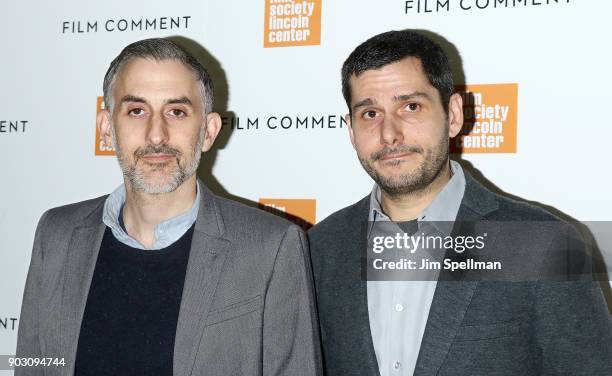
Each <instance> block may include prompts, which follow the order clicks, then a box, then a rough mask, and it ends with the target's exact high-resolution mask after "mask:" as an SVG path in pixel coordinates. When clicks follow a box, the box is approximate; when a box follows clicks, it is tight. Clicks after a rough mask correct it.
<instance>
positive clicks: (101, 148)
mask: <svg viewBox="0 0 612 376" xmlns="http://www.w3.org/2000/svg"><path fill="white" fill-rule="evenodd" d="M104 108H105V107H104V98H103V97H98V100H97V102H96V115H97V114H98V113H99V112H100V111H102V110H103V109H104ZM94 126H95V125H94ZM94 150H95V155H115V148H114V147H112V146H108V145H106V143H105V142H104V141H103V140H101V139H100V132H98V127H96V145H95V146H94Z"/></svg>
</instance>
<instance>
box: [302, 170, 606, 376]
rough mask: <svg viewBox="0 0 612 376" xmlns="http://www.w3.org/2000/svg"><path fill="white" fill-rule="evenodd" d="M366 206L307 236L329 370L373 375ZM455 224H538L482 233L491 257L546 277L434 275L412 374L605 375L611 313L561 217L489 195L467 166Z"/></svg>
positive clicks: (340, 375)
mask: <svg viewBox="0 0 612 376" xmlns="http://www.w3.org/2000/svg"><path fill="white" fill-rule="evenodd" d="M369 207H370V203H369V195H368V197H366V198H364V199H363V200H361V201H359V202H358V203H356V204H354V205H352V206H350V207H348V208H345V209H342V210H340V211H338V212H336V213H334V214H332V215H331V216H329V217H328V218H327V219H325V220H324V221H322V222H321V223H319V224H318V225H316V226H315V227H313V228H312V229H311V230H310V231H309V233H308V236H309V240H310V249H311V257H312V262H313V272H314V276H315V291H316V295H317V304H318V310H319V321H320V325H321V341H322V344H323V362H324V368H325V370H326V373H327V375H328V376H336V375H338V376H347V375H378V374H379V370H378V364H377V359H376V354H375V352H374V346H373V343H372V337H371V333H370V325H369V316H368V303H367V288H366V287H367V282H366V280H364V279H363V278H362V270H361V265H362V264H361V263H362V260H361V256H362V253H361V248H363V247H365V244H363V239H364V238H365V237H364V236H362V229H365V228H366V227H365V226H364V224H365V223H367V220H368V210H369ZM457 221H481V223H483V224H484V223H487V224H488V226H489V227H488V228H489V230H491V226H493V227H494V226H495V223H496V222H497V221H509V222H512V221H518V222H517V223H523V222H521V221H535V222H538V223H539V225H537V226H533V228H530V227H528V226H527V227H526V226H522V228H523V229H524V231H523V232H522V233H516V232H513V231H512V230H511V229H510V230H508V229H506V228H497V230H494V231H489V234H488V240H487V243H489V242H490V243H491V244H493V246H492V247H491V248H490V250H491V251H492V252H498V251H499V250H506V252H500V253H497V254H495V256H496V257H497V256H499V257H501V258H506V260H505V261H510V262H511V261H516V260H517V259H519V260H522V261H524V264H522V265H523V266H524V267H525V268H526V269H529V270H530V271H531V273H529V276H534V275H536V276H542V279H547V278H546V277H547V275H550V276H551V277H552V278H551V279H550V280H530V279H528V278H527V279H525V281H524V282H502V281H490V280H483V279H480V280H479V275H474V273H469V272H466V273H455V274H454V275H445V274H444V273H441V275H440V278H441V279H443V280H439V282H438V284H437V286H436V290H435V293H434V298H433V301H432V305H431V309H430V311H429V317H428V320H427V324H426V327H425V332H424V334H423V340H422V343H421V348H420V351H419V356H418V360H417V364H416V367H415V371H414V375H418V376H425V375H453V376H462V375H465V376H468V375H469V376H473V375H487V376H488V375H517V376H519V375H520V376H528V375H612V323H611V320H610V315H609V313H608V310H607V307H606V305H605V303H604V300H603V296H602V293H601V290H600V288H599V286H598V284H597V283H596V282H593V281H592V279H590V276H589V274H588V270H589V268H590V264H589V262H588V259H580V255H578V254H576V253H575V252H573V251H574V249H568V248H564V245H565V243H566V241H567V239H566V236H567V234H568V231H564V229H565V230H567V229H568V227H569V226H568V225H567V224H565V223H563V222H561V221H560V220H559V219H557V218H555V217H553V216H552V215H550V214H548V213H547V212H545V211H543V210H541V209H538V208H535V207H533V206H530V205H527V204H525V203H520V202H517V201H513V200H510V199H507V198H504V197H501V196H498V195H496V194H494V193H492V192H490V191H489V190H487V189H485V188H484V187H483V186H482V185H480V184H479V183H478V182H476V181H475V180H474V179H473V178H472V177H471V176H470V175H469V174H467V173H466V190H465V195H464V197H463V200H462V203H461V206H460V209H459V212H458V214H457ZM500 227H501V226H500ZM453 231H455V229H454V230H453ZM475 232H476V233H478V231H475ZM564 249H565V251H564ZM508 250H509V251H510V252H508ZM488 251H489V249H487V252H488ZM466 253H467V252H466ZM450 254H451V255H452V254H455V255H457V253H455V252H452V250H451V252H450ZM447 255H448V254H447ZM570 266H571V267H573V268H576V269H577V270H583V271H584V270H586V271H587V272H586V273H585V274H580V271H579V272H578V273H576V275H575V277H576V278H574V279H576V280H575V281H572V282H568V281H563V282H561V281H557V280H556V278H557V277H559V276H558V275H554V273H555V272H556V270H557V269H563V270H569V268H570Z"/></svg>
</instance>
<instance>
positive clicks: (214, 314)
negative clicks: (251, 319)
mask: <svg viewBox="0 0 612 376" xmlns="http://www.w3.org/2000/svg"><path fill="white" fill-rule="evenodd" d="M262 307H263V299H262V297H261V295H257V296H254V297H252V298H248V299H246V300H243V301H241V302H237V303H233V304H230V305H228V306H225V307H223V308H220V309H216V310H214V311H210V312H209V313H208V316H207V317H206V326H209V325H213V324H218V323H220V322H223V321H227V320H231V319H234V318H236V317H240V316H244V315H246V314H248V313H251V312H254V311H257V310H259V309H261V308H262Z"/></svg>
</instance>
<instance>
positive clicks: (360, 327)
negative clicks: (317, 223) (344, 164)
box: [338, 196, 379, 375]
mask: <svg viewBox="0 0 612 376" xmlns="http://www.w3.org/2000/svg"><path fill="white" fill-rule="evenodd" d="M369 208H370V199H369V196H367V197H366V198H365V199H363V200H362V201H361V202H360V203H358V205H357V206H356V207H355V213H354V215H353V216H352V217H353V218H354V223H352V224H350V225H349V228H353V229H355V228H358V229H360V230H359V231H360V232H359V234H358V235H357V236H354V237H353V239H355V242H356V243H354V244H353V245H352V246H348V247H344V248H345V249H346V250H347V251H349V254H347V255H346V256H345V257H346V260H347V264H350V265H346V266H345V267H344V266H343V268H342V270H344V271H349V270H354V271H359V272H358V273H355V275H353V276H352V278H351V282H352V283H351V284H353V283H354V285H353V286H346V288H347V289H349V291H347V292H346V293H343V292H339V293H338V297H339V298H341V297H346V298H347V301H346V302H345V304H346V305H347V306H351V305H352V308H351V310H350V312H351V314H350V315H346V316H345V317H346V318H345V322H344V324H343V328H344V331H345V333H347V334H350V336H349V338H350V339H351V342H352V343H351V344H350V346H349V348H347V349H346V351H347V353H346V354H345V356H346V358H349V359H352V361H349V362H346V363H347V364H348V363H351V364H353V365H354V367H355V368H354V369H352V370H351V372H350V373H351V374H367V375H379V370H378V361H377V360H376V353H375V351H374V343H373V342H372V332H371V330H370V316H369V312H368V283H367V275H366V274H365V270H366V268H365V267H366V266H365V263H366V262H367V260H366V259H365V258H364V254H363V253H362V252H361V250H362V249H365V247H366V246H367V244H366V243H367V231H368V211H369ZM347 231H348V229H347ZM357 274H359V275H357ZM339 287H340V286H339Z"/></svg>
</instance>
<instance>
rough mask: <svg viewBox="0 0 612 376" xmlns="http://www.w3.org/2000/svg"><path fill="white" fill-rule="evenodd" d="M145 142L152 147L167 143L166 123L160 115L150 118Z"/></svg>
mask: <svg viewBox="0 0 612 376" xmlns="http://www.w3.org/2000/svg"><path fill="white" fill-rule="evenodd" d="M147 141H148V142H149V143H151V144H153V145H161V144H165V143H166V142H168V123H167V121H166V119H165V118H164V116H163V115H162V114H156V115H154V116H151V118H150V121H149V127H148V129H147Z"/></svg>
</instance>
